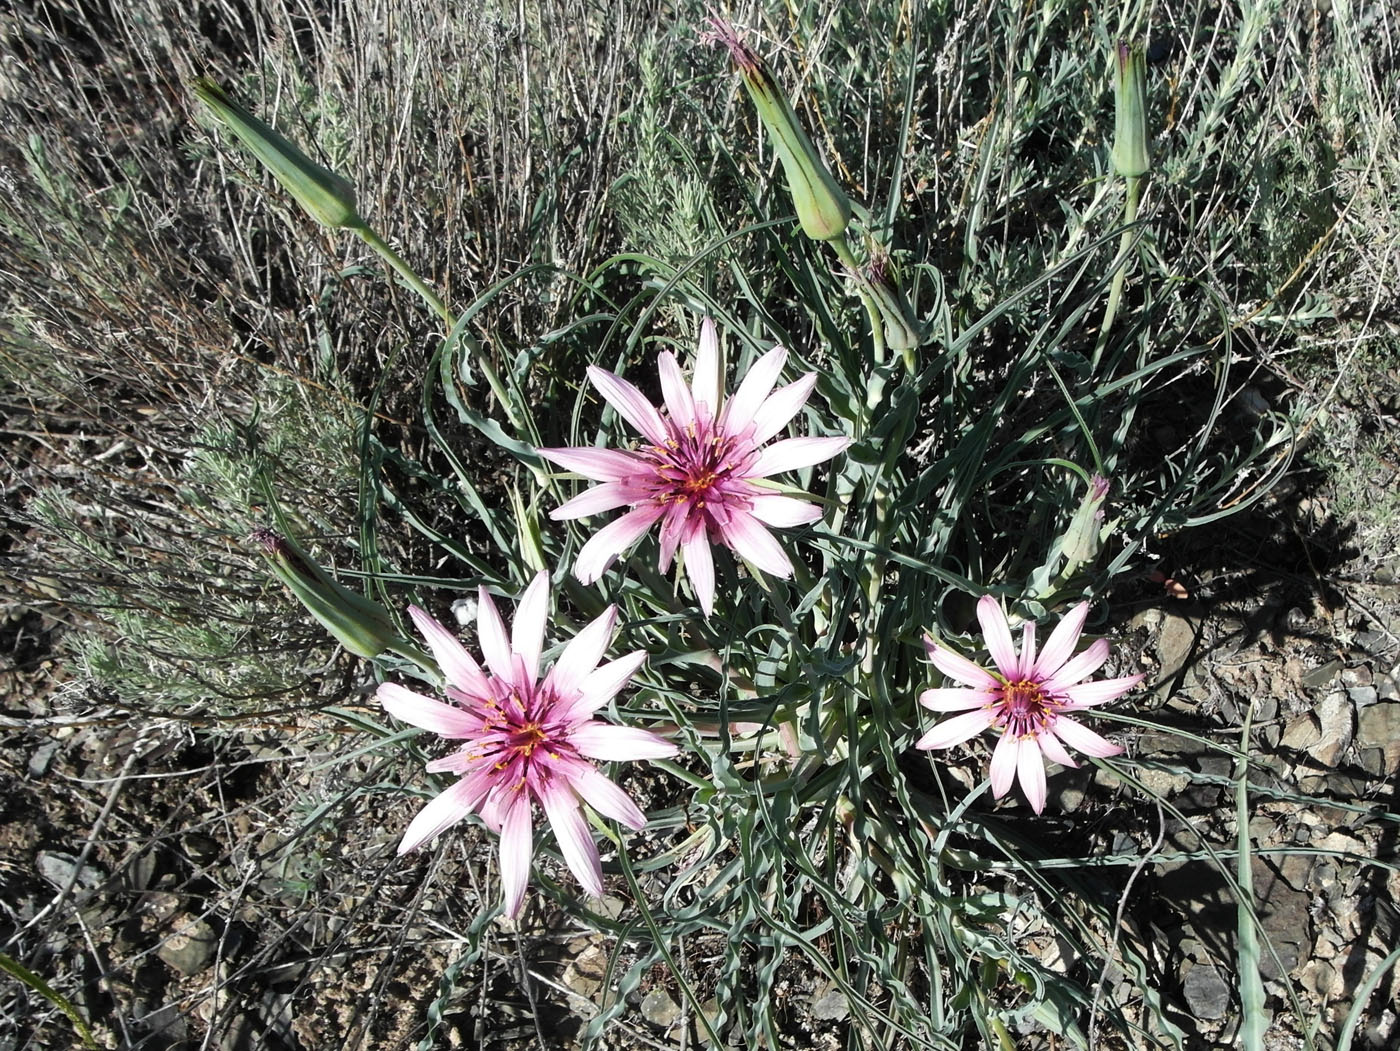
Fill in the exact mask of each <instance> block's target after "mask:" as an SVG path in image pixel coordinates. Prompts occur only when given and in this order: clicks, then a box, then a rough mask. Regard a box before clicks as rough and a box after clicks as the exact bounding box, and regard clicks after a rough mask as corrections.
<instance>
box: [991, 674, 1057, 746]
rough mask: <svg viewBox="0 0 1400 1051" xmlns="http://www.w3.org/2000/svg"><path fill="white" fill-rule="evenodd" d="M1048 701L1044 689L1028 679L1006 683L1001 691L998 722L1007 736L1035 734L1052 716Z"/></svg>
mask: <svg viewBox="0 0 1400 1051" xmlns="http://www.w3.org/2000/svg"><path fill="white" fill-rule="evenodd" d="M1050 704H1051V702H1050V699H1049V698H1048V697H1047V696H1046V695H1045V688H1044V687H1043V686H1042V685H1041V684H1040V683H1038V682H1035V681H1033V680H1030V679H1018V680H1016V681H1015V682H1008V683H1007V684H1006V685H1005V686H1003V687H1002V689H1001V705H1000V708H1001V712H1000V716H999V718H998V720H997V721H998V722H1000V723H1001V725H1002V726H1003V727H1004V728H1005V729H1006V732H1007V733H1009V734H1014V735H1015V736H1017V737H1026V736H1028V735H1032V734H1037V733H1039V732H1040V731H1041V730H1043V729H1044V728H1045V726H1046V724H1047V723H1048V722H1049V719H1048V718H1047V717H1048V716H1049V715H1051V714H1053V712H1052V711H1051V707H1050Z"/></svg>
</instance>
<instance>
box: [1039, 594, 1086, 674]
mask: <svg viewBox="0 0 1400 1051" xmlns="http://www.w3.org/2000/svg"><path fill="white" fill-rule="evenodd" d="M1088 615H1089V603H1087V602H1081V603H1079V604H1078V605H1077V606H1075V607H1074V608H1073V609H1071V610H1070V611H1069V612H1068V613H1066V614H1065V618H1064V620H1062V621H1060V623H1058V624H1056V625H1055V630H1054V631H1052V632H1051V633H1050V638H1049V640H1048V641H1047V642H1046V643H1045V649H1043V650H1041V651H1040V659H1039V660H1037V661H1036V662H1035V668H1034V669H1032V671H1031V675H1030V676H1029V677H1030V678H1035V679H1040V680H1041V681H1042V682H1043V681H1044V680H1046V679H1048V678H1050V677H1051V676H1052V675H1054V674H1055V673H1056V672H1057V671H1059V670H1060V668H1061V667H1063V665H1064V663H1065V661H1067V660H1069V658H1070V655H1071V654H1072V653H1074V647H1075V644H1076V643H1078V642H1079V636H1080V633H1081V632H1083V630H1084V618H1085V617H1087V616H1088Z"/></svg>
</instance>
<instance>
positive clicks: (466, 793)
mask: <svg viewBox="0 0 1400 1051" xmlns="http://www.w3.org/2000/svg"><path fill="white" fill-rule="evenodd" d="M490 787H491V779H490V778H489V777H464V778H462V780H460V781H458V782H457V783H456V784H454V785H452V786H451V787H450V788H448V789H446V790H445V791H443V792H440V793H438V794H437V795H436V796H434V797H433V798H432V799H430V800H428V803H427V805H426V806H424V807H423V809H422V810H420V811H418V813H417V815H416V816H415V817H414V818H413V820H412V821H410V822H409V823H408V828H406V829H405V830H404V834H403V839H401V840H400V841H399V854H400V855H403V854H407V853H408V852H409V851H410V850H414V849H416V848H417V847H421V846H422V845H423V844H424V843H426V842H428V840H430V839H432V838H433V837H435V836H436V835H437V834H438V833H440V832H442V831H443V830H444V829H447V828H449V827H450V826H452V825H455V824H456V823H457V822H458V821H461V820H462V818H464V817H466V816H467V815H468V814H470V813H471V812H472V811H473V810H475V809H476V808H477V806H478V805H479V804H480V803H481V800H482V798H483V797H484V796H485V795H486V793H487V791H488V790H489V789H490Z"/></svg>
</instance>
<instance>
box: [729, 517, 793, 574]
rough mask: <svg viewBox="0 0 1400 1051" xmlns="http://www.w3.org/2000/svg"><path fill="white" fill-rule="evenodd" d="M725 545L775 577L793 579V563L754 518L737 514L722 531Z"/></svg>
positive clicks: (771, 535)
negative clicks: (791, 577)
mask: <svg viewBox="0 0 1400 1051" xmlns="http://www.w3.org/2000/svg"><path fill="white" fill-rule="evenodd" d="M721 535H722V536H723V537H724V540H725V543H727V544H728V545H729V546H730V547H732V548H733V549H734V550H735V551H737V552H738V553H739V554H740V555H741V556H742V557H743V558H744V559H746V560H747V561H749V562H752V563H753V564H754V565H755V566H757V567H758V568H759V569H761V570H763V571H764V572H765V573H771V574H772V575H773V576H775V577H790V576H792V560H791V559H789V558H788V556H787V552H786V551H784V550H783V548H782V545H781V544H779V543H778V542H777V541H776V540H775V539H773V534H772V533H770V532H768V530H766V529H764V528H763V526H762V525H761V524H760V523H759V521H758V519H756V518H754V517H753V515H750V514H736V515H735V516H734V517H733V518H731V519H730V520H729V521H728V522H727V523H725V525H724V526H723V527H722V529H721Z"/></svg>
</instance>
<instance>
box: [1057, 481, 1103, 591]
mask: <svg viewBox="0 0 1400 1051" xmlns="http://www.w3.org/2000/svg"><path fill="white" fill-rule="evenodd" d="M1108 488H1109V482H1108V479H1107V478H1104V477H1103V476H1102V475H1097V474H1096V475H1094V476H1093V477H1092V478H1091V479H1089V489H1088V491H1087V492H1086V493H1085V494H1084V498H1083V500H1081V501H1080V503H1079V507H1078V508H1077V509H1076V510H1075V512H1074V517H1073V518H1072V519H1070V523H1069V528H1068V529H1066V530H1065V535H1064V538H1063V539H1062V540H1061V541H1060V554H1062V555H1064V557H1065V561H1066V563H1067V564H1068V568H1069V569H1070V570H1073V569H1074V568H1077V567H1078V566H1082V565H1084V564H1085V563H1086V562H1092V561H1093V560H1094V558H1095V557H1096V556H1097V555H1098V553H1099V547H1100V545H1101V544H1102V542H1103V538H1104V536H1105V535H1106V532H1107V531H1106V530H1105V529H1104V525H1103V517H1104V514H1103V503H1104V501H1105V500H1106V499H1108Z"/></svg>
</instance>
